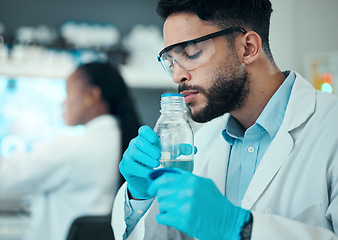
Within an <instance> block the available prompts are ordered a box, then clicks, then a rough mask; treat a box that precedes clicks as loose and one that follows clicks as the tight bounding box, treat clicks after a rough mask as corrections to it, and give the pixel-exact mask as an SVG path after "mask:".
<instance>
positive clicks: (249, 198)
mask: <svg viewBox="0 0 338 240" xmlns="http://www.w3.org/2000/svg"><path fill="white" fill-rule="evenodd" d="M315 100H316V91H315V89H314V88H313V87H312V86H311V85H310V84H309V83H308V82H307V81H306V80H305V79H304V78H302V77H301V76H300V75H299V74H298V73H296V80H295V83H294V86H293V89H292V91H291V96H290V100H289V104H288V106H287V108H286V112H285V116H284V120H283V122H282V125H281V127H280V129H279V131H278V132H277V134H276V136H275V138H274V139H273V141H272V142H271V144H270V146H269V148H268V150H267V151H266V153H265V154H264V156H263V158H262V160H261V162H260V164H259V166H258V168H257V170H256V173H255V174H254V176H253V178H252V180H251V182H250V184H249V187H248V189H247V191H246V193H245V195H244V198H243V200H242V207H243V208H245V209H251V208H252V206H253V205H254V203H255V202H256V201H257V199H258V198H259V197H260V196H261V195H262V193H263V192H264V190H265V189H266V188H267V186H268V185H269V183H270V182H271V181H272V179H273V178H274V177H275V175H276V174H277V173H278V171H279V169H280V168H281V167H282V165H283V163H284V162H285V161H286V159H287V157H288V155H289V154H290V152H291V150H292V149H293V146H294V141H293V138H292V136H291V134H290V132H291V131H292V130H294V129H296V128H297V127H299V126H300V125H302V124H303V123H304V122H305V121H306V120H307V119H308V118H309V117H310V116H311V115H312V114H313V112H314V109H315ZM281 144H283V146H282V147H281Z"/></svg>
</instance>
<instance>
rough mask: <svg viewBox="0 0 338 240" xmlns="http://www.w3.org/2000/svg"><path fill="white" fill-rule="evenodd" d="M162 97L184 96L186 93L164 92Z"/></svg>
mask: <svg viewBox="0 0 338 240" xmlns="http://www.w3.org/2000/svg"><path fill="white" fill-rule="evenodd" d="M161 97H184V95H183V94H180V93H164V94H162V95H161Z"/></svg>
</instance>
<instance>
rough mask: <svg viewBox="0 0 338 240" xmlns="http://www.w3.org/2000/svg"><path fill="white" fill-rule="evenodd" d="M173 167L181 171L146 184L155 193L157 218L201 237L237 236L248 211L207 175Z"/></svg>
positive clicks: (248, 216)
mask: <svg viewBox="0 0 338 240" xmlns="http://www.w3.org/2000/svg"><path fill="white" fill-rule="evenodd" d="M176 170H178V171H179V172H180V173H179V174H177V173H164V174H163V175H161V176H160V177H158V178H157V179H155V180H153V181H152V182H151V184H150V186H149V188H148V193H149V194H150V195H157V200H158V203H159V210H160V214H159V215H157V217H156V219H157V221H158V222H159V223H160V224H163V225H167V226H171V227H174V228H176V229H178V230H180V231H182V232H184V233H186V234H188V235H189V236H191V237H196V238H198V239H201V240H208V239H217V240H219V239H227V240H229V239H231V240H233V239H236V240H237V239H240V231H241V227H242V226H243V224H244V223H245V222H247V221H249V218H250V211H248V210H244V209H242V208H240V207H236V206H234V205H233V204H231V203H230V202H229V201H228V200H227V198H226V197H224V196H223V195H222V193H221V192H220V191H219V190H218V189H217V187H216V185H215V184H214V183H213V182H212V181H211V180H210V179H207V178H202V177H198V176H196V175H194V174H192V173H190V172H187V171H184V170H180V169H176Z"/></svg>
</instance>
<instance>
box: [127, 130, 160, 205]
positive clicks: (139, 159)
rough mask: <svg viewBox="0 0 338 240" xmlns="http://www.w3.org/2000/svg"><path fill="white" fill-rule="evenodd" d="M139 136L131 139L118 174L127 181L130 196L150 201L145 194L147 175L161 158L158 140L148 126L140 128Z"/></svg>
mask: <svg viewBox="0 0 338 240" xmlns="http://www.w3.org/2000/svg"><path fill="white" fill-rule="evenodd" d="M138 133H139V135H138V136H137V137H136V138H134V139H132V140H131V141H130V143H129V146H128V148H127V150H126V151H125V152H124V154H123V158H122V160H121V162H120V172H121V174H122V176H123V177H124V178H125V179H126V181H127V188H128V190H129V192H130V194H131V195H132V196H133V197H134V198H137V199H150V198H151V197H152V196H150V195H148V194H147V189H148V180H147V176H148V173H149V172H151V171H152V170H153V168H155V167H158V166H159V165H160V162H159V161H158V159H159V158H160V157H161V151H160V149H159V147H157V146H158V145H159V144H158V142H159V139H158V137H157V135H156V133H155V132H154V131H153V130H152V129H151V128H150V127H148V126H142V127H140V128H139V131H138Z"/></svg>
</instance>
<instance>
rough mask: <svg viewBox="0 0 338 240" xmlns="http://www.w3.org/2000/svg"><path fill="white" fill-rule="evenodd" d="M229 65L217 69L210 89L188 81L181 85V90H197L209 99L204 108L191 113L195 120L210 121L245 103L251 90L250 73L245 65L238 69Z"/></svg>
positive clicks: (200, 121)
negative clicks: (245, 68) (189, 83)
mask: <svg viewBox="0 0 338 240" xmlns="http://www.w3.org/2000/svg"><path fill="white" fill-rule="evenodd" d="M229 65H230V64H229ZM229 65H228V66H222V67H220V68H218V69H216V70H215V73H216V74H214V77H213V82H214V84H213V85H212V86H211V87H210V88H209V89H204V88H201V87H199V86H188V85H187V84H186V83H184V84H182V85H180V86H179V92H181V91H183V90H197V91H199V93H200V94H203V95H204V96H205V97H206V99H207V104H206V106H205V107H204V108H203V109H201V110H200V111H198V112H195V113H194V114H192V113H191V118H192V119H193V120H194V121H196V122H199V123H205V122H208V121H210V120H212V119H214V118H217V117H220V116H222V115H223V114H225V113H229V112H232V111H234V110H237V109H239V108H240V107H241V106H242V105H243V104H244V102H245V100H246V99H247V97H248V95H249V92H250V86H249V81H248V74H247V72H246V71H245V70H244V67H243V65H239V68H238V69H235V67H233V66H232V67H230V66H229Z"/></svg>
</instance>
